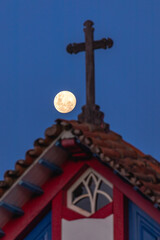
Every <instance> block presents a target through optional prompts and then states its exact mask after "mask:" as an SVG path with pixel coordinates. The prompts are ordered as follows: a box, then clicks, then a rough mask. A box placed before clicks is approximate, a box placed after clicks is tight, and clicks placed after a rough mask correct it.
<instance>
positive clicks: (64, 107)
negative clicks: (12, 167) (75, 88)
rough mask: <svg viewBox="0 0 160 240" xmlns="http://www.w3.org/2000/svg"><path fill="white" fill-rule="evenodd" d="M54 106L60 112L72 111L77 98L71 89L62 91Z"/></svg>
mask: <svg viewBox="0 0 160 240" xmlns="http://www.w3.org/2000/svg"><path fill="white" fill-rule="evenodd" d="M54 106H55V108H56V109H57V111H58V112H61V113H68V112H71V111H72V110H73V109H74V108H75V106H76V98H75V96H74V94H73V93H71V92H69V91H61V92H59V93H58V94H57V95H56V96H55V98H54Z"/></svg>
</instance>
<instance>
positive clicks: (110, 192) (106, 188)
mask: <svg viewBox="0 0 160 240" xmlns="http://www.w3.org/2000/svg"><path fill="white" fill-rule="evenodd" d="M99 189H100V190H101V191H103V192H106V193H107V194H108V195H109V196H110V197H111V198H112V199H113V190H112V188H111V187H110V186H108V185H107V184H106V183H104V182H102V181H101V183H100V186H99Z"/></svg>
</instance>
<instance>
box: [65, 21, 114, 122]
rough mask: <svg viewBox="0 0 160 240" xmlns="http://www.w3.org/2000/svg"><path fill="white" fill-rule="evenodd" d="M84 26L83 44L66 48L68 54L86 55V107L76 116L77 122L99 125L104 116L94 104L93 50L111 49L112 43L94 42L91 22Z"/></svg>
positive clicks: (75, 44)
mask: <svg viewBox="0 0 160 240" xmlns="http://www.w3.org/2000/svg"><path fill="white" fill-rule="evenodd" d="M84 26H85V28H84V33H85V43H78V44H77V43H73V44H69V45H68V46H67V52H68V53H71V54H72V53H75V54H76V53H78V52H81V51H85V53H86V105H85V106H83V107H82V113H81V114H80V115H79V116H78V120H79V121H81V122H87V123H92V124H95V125H101V124H102V123H103V118H104V114H103V113H102V112H101V111H99V106H98V105H96V104H95V80H94V75H95V74H94V50H95V49H99V48H103V49H107V48H111V47H112V45H113V41H112V39H110V38H108V39H106V38H103V39H102V40H99V41H94V39H93V32H94V28H93V27H92V26H93V22H92V21H90V20H87V21H86V22H84Z"/></svg>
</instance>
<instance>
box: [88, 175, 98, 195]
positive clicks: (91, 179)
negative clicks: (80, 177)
mask: <svg viewBox="0 0 160 240" xmlns="http://www.w3.org/2000/svg"><path fill="white" fill-rule="evenodd" d="M88 186H89V189H90V191H91V194H92V196H93V194H94V190H95V187H96V185H95V182H94V179H93V178H92V177H91V178H90V180H89V183H88Z"/></svg>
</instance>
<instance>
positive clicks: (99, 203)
mask: <svg viewBox="0 0 160 240" xmlns="http://www.w3.org/2000/svg"><path fill="white" fill-rule="evenodd" d="M108 203H110V201H109V200H108V199H107V198H106V197H105V196H104V195H102V194H97V199H96V211H97V210H99V209H100V208H102V207H104V206H106V205H107V204H108Z"/></svg>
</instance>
